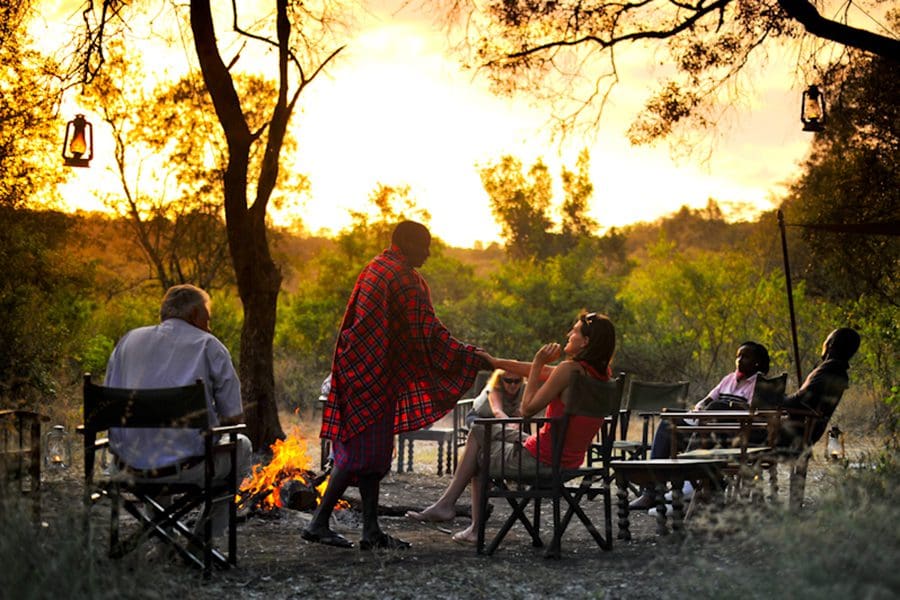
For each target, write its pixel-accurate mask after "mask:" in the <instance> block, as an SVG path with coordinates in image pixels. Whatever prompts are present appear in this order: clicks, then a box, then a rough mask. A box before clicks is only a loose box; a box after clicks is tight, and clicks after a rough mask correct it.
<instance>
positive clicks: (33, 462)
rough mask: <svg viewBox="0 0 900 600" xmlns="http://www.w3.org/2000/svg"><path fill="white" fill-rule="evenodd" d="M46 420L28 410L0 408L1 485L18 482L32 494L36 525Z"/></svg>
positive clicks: (24, 490) (43, 416)
mask: <svg viewBox="0 0 900 600" xmlns="http://www.w3.org/2000/svg"><path fill="white" fill-rule="evenodd" d="M49 420H50V417H47V416H45V415H42V414H40V413H36V412H33V411H30V410H15V409H13V410H0V439H2V442H0V488H3V487H5V486H6V485H7V484H8V483H11V482H13V481H15V482H17V484H18V488H19V492H21V493H27V494H28V495H29V496H30V497H31V510H32V518H33V520H34V522H35V524H37V523H40V521H41V460H43V456H41V423H42V422H47V421H49ZM26 480H28V481H29V487H28V489H27V490H26V489H25V481H26Z"/></svg>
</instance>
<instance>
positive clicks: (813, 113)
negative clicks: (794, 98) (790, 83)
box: [800, 84, 825, 133]
mask: <svg viewBox="0 0 900 600" xmlns="http://www.w3.org/2000/svg"><path fill="white" fill-rule="evenodd" d="M800 122H802V123H803V131H812V132H815V133H818V132H820V131H825V94H823V93H822V90H820V89H819V86H817V85H815V84H812V85H810V86H809V87H808V88H806V89H805V90H804V91H803V97H802V99H801V101H800Z"/></svg>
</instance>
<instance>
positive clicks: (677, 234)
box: [0, 202, 897, 428]
mask: <svg viewBox="0 0 900 600" xmlns="http://www.w3.org/2000/svg"><path fill="white" fill-rule="evenodd" d="M381 209H382V210H381V212H380V214H378V216H376V217H367V216H365V215H361V214H360V215H356V216H355V220H354V222H353V224H352V226H351V227H349V228H348V229H346V230H344V231H342V232H341V233H340V234H339V235H338V236H337V237H336V238H335V239H325V238H316V237H308V236H302V235H298V234H292V233H290V232H288V231H283V230H275V231H273V232H272V233H273V235H272V245H273V254H274V255H275V256H276V257H277V259H278V261H279V263H280V265H281V268H282V271H283V273H284V275H285V286H284V289H283V291H282V293H281V295H280V300H279V309H278V321H277V330H276V342H275V379H276V389H277V393H278V397H279V405H280V406H281V407H282V408H283V409H285V410H289V409H294V408H300V409H303V410H306V409H309V408H311V407H312V406H313V403H314V402H315V399H316V398H317V396H318V391H319V385H320V383H321V381H322V379H323V378H324V377H325V375H326V374H327V372H328V370H329V367H330V360H331V352H332V349H333V344H334V339H335V334H336V330H337V327H338V325H339V322H340V319H341V317H342V314H343V310H344V307H345V303H346V300H347V297H348V296H349V293H350V290H351V289H352V286H353V283H354V280H355V278H356V275H357V273H358V272H359V270H360V268H361V267H362V266H363V265H364V264H365V263H366V261H368V260H369V258H371V257H372V256H373V255H374V254H375V253H377V252H379V251H380V250H381V249H382V248H384V247H385V246H386V244H387V243H388V239H389V234H390V229H391V227H392V224H393V223H394V222H396V219H398V218H400V217H401V216H402V215H401V214H400V213H398V212H395V211H394V210H393V209H392V208H391V207H390V206H389V204H388V205H382V207H381ZM3 219H4V220H5V221H6V224H7V226H5V227H2V228H0V231H2V232H3V233H2V234H0V235H4V236H5V237H6V239H5V240H3V247H5V248H15V247H16V246H17V244H18V246H20V251H19V252H18V253H12V254H11V253H9V252H8V253H7V258H8V257H12V258H13V259H14V261H13V262H7V263H5V267H6V268H4V269H3V275H2V277H3V279H4V281H3V286H4V288H3V289H4V290H5V291H6V293H4V294H3V299H4V304H5V308H6V309H7V312H6V314H7V315H10V318H7V319H6V320H5V322H4V325H3V328H4V331H3V336H4V342H5V343H4V344H3V345H2V346H3V349H2V351H4V352H5V353H6V354H5V355H4V356H2V357H0V358H2V360H3V363H2V368H3V369H4V371H3V380H2V381H3V390H2V391H3V396H5V397H7V398H10V399H11V400H12V399H17V401H19V402H28V401H29V399H31V402H34V401H36V400H38V399H40V402H42V403H47V404H51V405H52V404H53V403H55V402H62V403H64V404H65V403H66V400H65V399H66V398H67V397H68V398H70V399H74V401H75V402H77V399H78V389H77V385H78V378H79V375H80V374H81V373H82V372H84V371H90V372H93V373H95V374H97V375H98V376H99V375H100V374H101V373H102V372H103V370H104V368H105V364H106V359H107V357H108V355H109V352H110V351H111V350H112V347H113V345H114V344H115V341H116V340H117V339H118V337H119V336H121V335H122V334H123V333H124V332H125V331H127V330H128V329H130V328H133V327H136V326H139V325H144V324H148V323H153V322H155V321H157V320H158V315H157V312H158V305H159V299H160V297H161V294H162V292H163V288H162V286H161V284H160V283H159V281H158V279H157V278H155V277H154V274H153V272H152V270H151V269H149V268H148V267H147V261H146V259H145V257H144V256H143V255H142V254H141V251H140V246H139V244H137V243H135V241H134V236H133V235H132V232H131V230H130V228H129V223H128V222H127V221H124V220H118V219H112V218H109V217H103V216H100V215H85V214H79V215H64V214H60V213H53V212H32V211H25V210H18V211H14V212H6V213H4V216H3ZM14 222H17V223H18V226H17V227H10V226H9V225H10V224H13V223H14ZM11 232H18V233H17V236H18V237H15V238H13V237H12V234H11ZM38 232H44V233H43V234H41V235H42V237H41V239H40V240H39V241H40V244H36V242H35V238H34V237H32V236H34V235H38ZM789 244H790V247H791V249H792V251H795V252H796V256H797V257H798V258H799V259H800V261H801V263H802V258H801V257H803V256H804V255H805V254H807V253H808V250H807V248H806V245H805V242H804V241H803V240H802V239H800V238H799V237H794V236H792V237H791V239H790V240H789ZM36 245H41V246H43V250H42V252H41V253H39V254H37V255H32V254H30V252H31V251H32V250H33V249H34V248H35V247H36ZM801 263H798V264H801ZM421 270H422V272H423V274H424V276H425V277H426V279H427V280H428V282H429V285H430V286H431V289H432V294H433V300H434V305H435V309H436V311H437V314H438V316H439V317H440V318H441V319H442V321H443V322H444V323H445V324H446V325H447V326H448V327H449V328H450V330H451V331H452V332H453V333H454V334H455V335H456V336H457V337H459V338H460V339H463V340H465V341H468V342H471V343H475V344H478V345H480V346H482V347H484V348H485V349H487V350H488V351H489V352H491V353H493V354H494V355H497V356H507V357H515V358H521V359H529V358H531V356H532V355H533V353H534V351H535V350H536V349H537V348H538V346H539V345H540V344H542V343H544V342H547V341H552V340H556V341H561V340H562V339H563V336H564V335H565V333H566V332H567V330H568V328H569V326H570V325H571V322H572V321H573V320H574V319H575V317H576V316H577V315H578V313H579V311H581V310H592V311H600V312H605V313H606V314H608V315H610V317H611V318H612V319H613V321H614V322H615V323H616V326H617V330H618V335H619V344H618V350H617V354H616V357H615V360H614V368H615V370H617V371H618V370H622V371H626V372H631V373H634V374H637V375H639V376H641V377H643V378H648V379H657V380H675V379H687V380H689V381H690V382H691V395H692V396H693V397H695V398H699V397H701V396H702V394H703V393H705V392H706V391H707V390H708V389H709V388H711V387H712V386H713V385H714V384H715V383H716V382H717V381H718V380H719V379H720V378H721V377H722V376H723V375H724V374H725V373H727V372H729V371H730V370H732V369H733V368H734V354H735V350H736V348H737V346H738V344H740V343H741V342H742V341H744V340H750V339H752V340H757V341H759V342H761V343H763V344H765V345H766V346H767V347H768V348H769V349H770V352H771V355H772V367H773V372H781V371H787V372H788V373H789V374H790V376H791V381H792V384H791V387H793V386H796V382H795V381H793V380H794V379H795V373H796V368H795V366H794V363H793V360H794V357H793V356H792V352H791V333H790V321H789V314H788V306H787V299H786V294H785V280H784V276H783V271H782V259H781V246H780V238H779V232H778V227H777V223H776V219H775V215H774V214H772V213H768V214H764V215H762V216H761V217H760V218H759V219H758V220H757V221H755V222H741V223H728V222H726V221H725V219H724V218H723V217H722V215H721V213H720V212H719V211H718V208H717V206H716V205H715V203H714V202H711V203H710V205H709V206H708V207H707V208H706V209H702V210H691V209H688V208H683V209H682V210H681V211H679V212H678V213H676V214H674V215H671V216H670V217H667V218H665V219H661V220H660V221H658V222H656V223H653V224H640V225H635V226H632V227H627V228H623V229H621V230H612V231H610V232H607V233H606V234H605V235H602V236H597V235H583V236H580V237H579V238H578V239H577V241H576V243H575V244H574V245H573V246H570V247H569V248H567V249H566V250H565V251H561V250H559V251H549V252H546V253H544V255H543V256H541V257H540V258H538V257H536V256H520V257H516V258H513V257H511V256H509V253H508V251H507V250H505V249H504V248H503V247H501V246H499V245H497V246H491V247H488V248H487V249H482V250H471V249H465V250H464V249H458V248H450V247H447V246H445V245H444V244H443V243H441V242H440V240H436V241H435V244H434V248H433V252H432V256H431V258H430V259H429V261H428V262H427V263H426V264H425V266H424V267H423V268H422V269H421ZM794 276H795V279H794V303H795V310H796V314H797V320H798V334H799V347H800V353H801V354H800V357H799V359H800V364H801V367H802V369H803V372H804V373H807V372H808V371H809V370H810V369H811V368H812V366H813V364H814V362H815V361H816V360H817V358H818V355H819V353H820V350H821V342H822V340H823V339H824V337H825V335H826V334H827V333H828V331H830V330H831V329H832V328H834V327H837V326H842V325H849V326H853V327H856V328H857V329H859V330H860V332H861V334H862V336H863V340H864V343H863V347H862V349H861V352H860V355H859V357H858V359H857V360H855V361H854V363H853V370H852V377H853V382H854V388H853V390H852V393H851V394H849V395H848V397H852V398H854V399H855V400H854V402H855V403H856V404H857V405H858V408H857V410H856V411H855V414H856V417H862V421H861V424H863V425H865V426H867V427H870V428H874V426H875V425H877V424H878V423H879V422H881V423H887V422H889V421H891V419H892V417H891V412H890V408H889V406H888V405H887V404H886V403H885V402H883V401H884V400H885V399H888V398H890V397H891V394H892V393H895V392H892V390H891V387H892V386H893V385H894V383H893V382H894V377H895V373H894V372H893V369H894V368H895V366H896V358H895V357H896V350H897V342H896V336H895V335H894V332H895V327H896V323H895V322H893V321H894V317H895V316H896V312H895V308H894V307H892V306H890V305H889V304H878V303H877V302H873V301H872V297H871V296H861V297H859V298H857V299H856V300H849V299H846V298H844V299H840V301H837V302H836V301H835V300H834V299H829V298H826V297H824V296H822V295H818V296H814V295H811V294H810V293H809V289H811V288H818V287H821V286H820V285H818V284H817V283H816V282H815V281H813V280H811V279H810V276H812V277H814V276H815V272H812V273H811V275H810V276H807V275H806V274H804V273H803V269H802V267H801V268H800V269H798V271H795V274H794ZM42 281H46V282H52V283H53V285H52V286H43V287H42V286H41V282H42ZM211 292H212V296H213V299H214V307H213V317H212V328H213V330H214V332H215V333H216V334H217V335H218V336H219V337H220V338H221V339H222V340H223V341H224V342H225V343H226V344H227V346H228V347H229V348H230V349H231V351H232V354H233V356H235V357H237V356H239V352H238V349H239V345H240V328H241V307H240V302H239V300H238V298H237V295H236V292H235V291H234V287H233V285H232V284H231V283H229V282H228V281H227V280H226V281H223V282H222V283H221V285H219V286H218V287H215V288H214V289H212V290H211ZM892 322H893V324H892ZM7 341H9V342H11V343H6V342H7Z"/></svg>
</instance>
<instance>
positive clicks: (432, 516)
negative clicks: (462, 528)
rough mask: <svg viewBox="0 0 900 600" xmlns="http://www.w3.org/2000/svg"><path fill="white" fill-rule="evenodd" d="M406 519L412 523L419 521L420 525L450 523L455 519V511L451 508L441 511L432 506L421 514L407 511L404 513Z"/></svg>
mask: <svg viewBox="0 0 900 600" xmlns="http://www.w3.org/2000/svg"><path fill="white" fill-rule="evenodd" d="M406 517H407V518H409V519H412V520H414V521H420V522H422V523H442V522H444V521H450V520H452V519H453V518H455V517H456V510H455V509H453V508H451V509H449V510H448V509H442V508H440V507H438V506H436V505H434V504H432V505H431V506H429V507H428V508H426V509H425V510H423V511H422V512H416V511H414V510H409V511H407V512H406Z"/></svg>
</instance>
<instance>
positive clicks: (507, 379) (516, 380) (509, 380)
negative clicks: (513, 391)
mask: <svg viewBox="0 0 900 600" xmlns="http://www.w3.org/2000/svg"><path fill="white" fill-rule="evenodd" d="M501 379H502V380H503V383H522V380H521V379H519V378H517V377H501Z"/></svg>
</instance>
